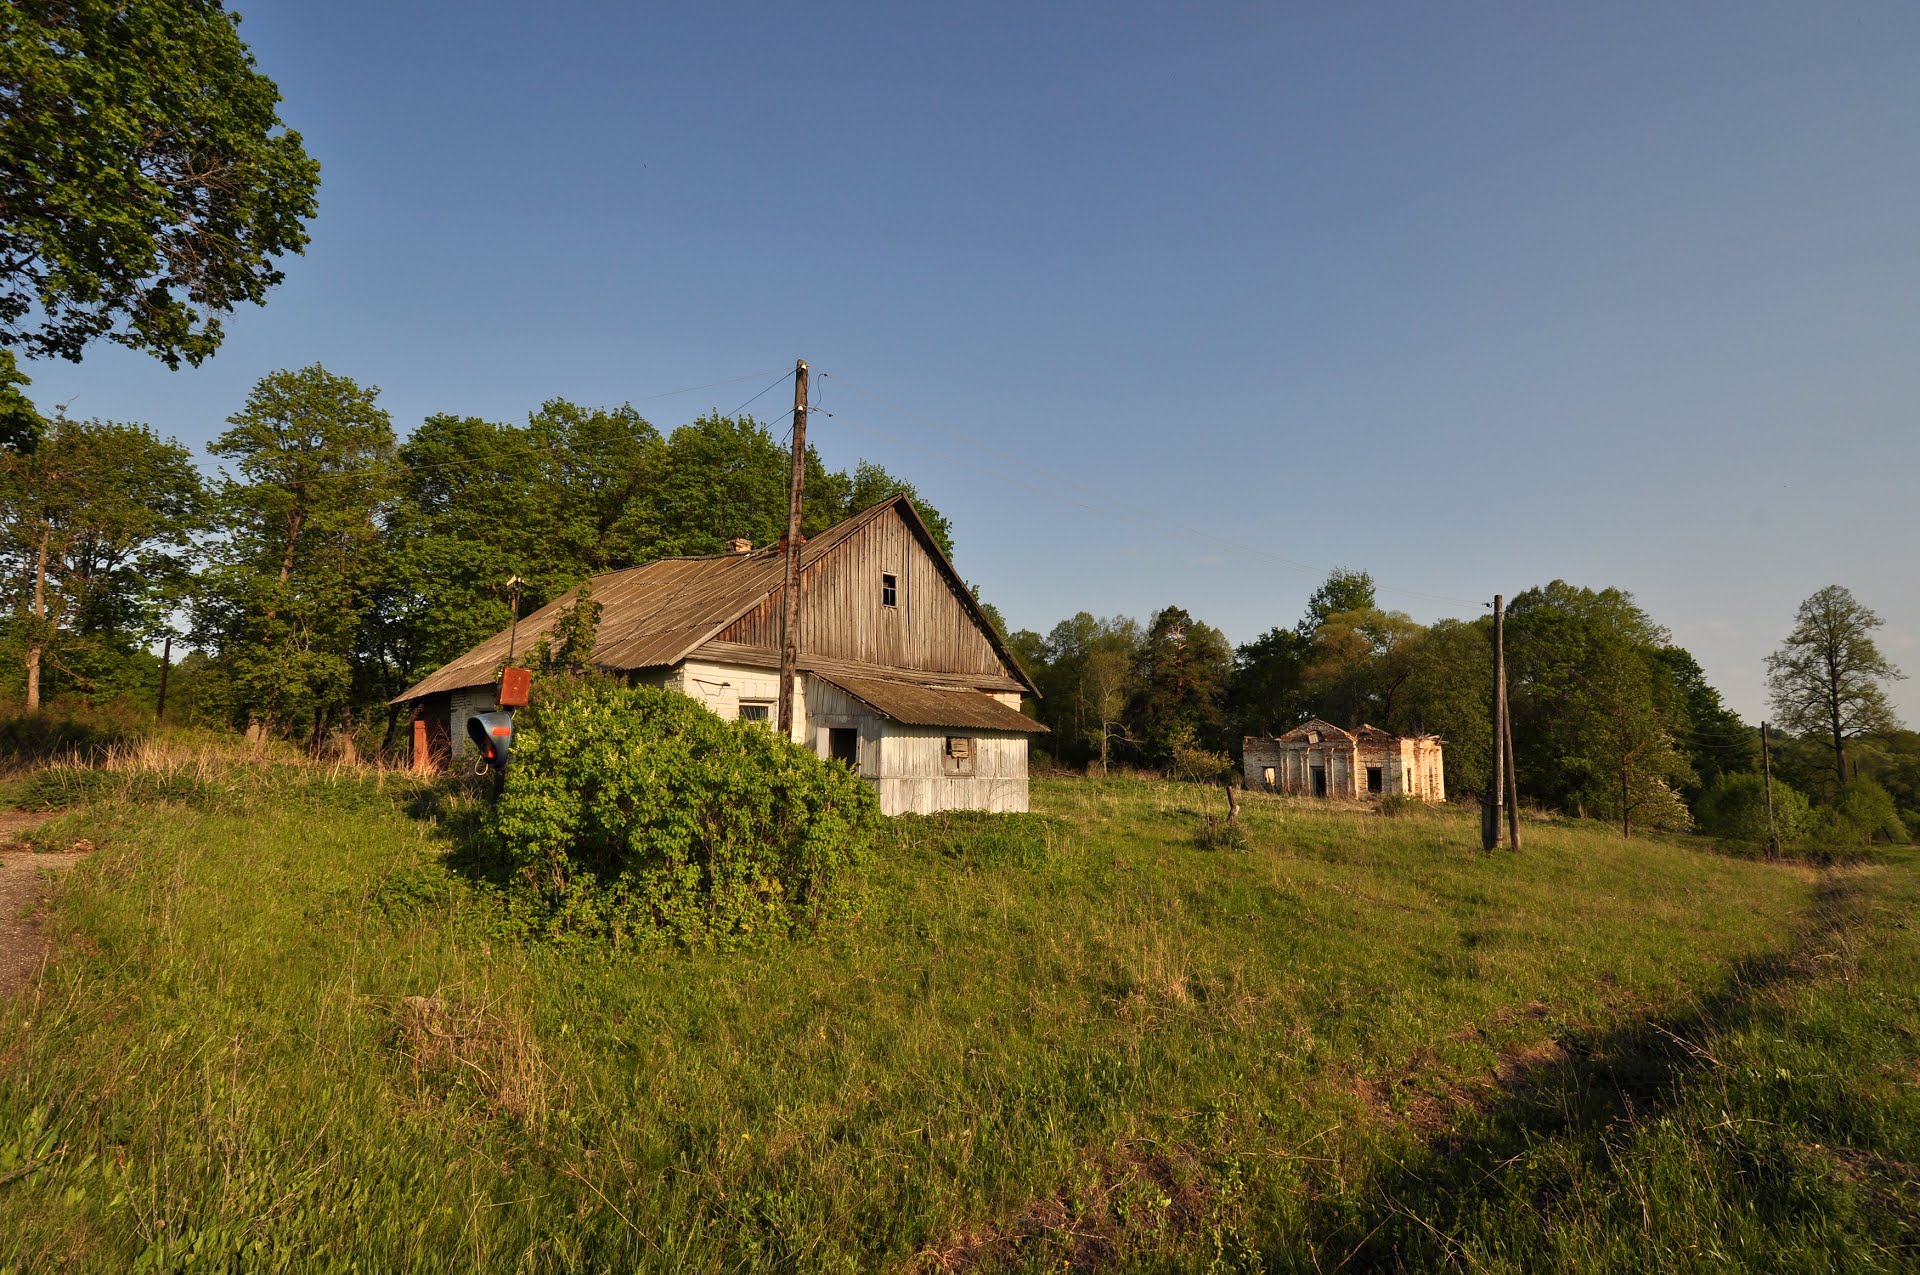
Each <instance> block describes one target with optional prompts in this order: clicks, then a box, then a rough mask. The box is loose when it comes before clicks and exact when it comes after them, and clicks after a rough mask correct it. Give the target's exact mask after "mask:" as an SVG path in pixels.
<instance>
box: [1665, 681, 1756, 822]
mask: <svg viewBox="0 0 1920 1275" xmlns="http://www.w3.org/2000/svg"><path fill="white" fill-rule="evenodd" d="M1653 659H1654V661H1655V663H1656V665H1657V666H1658V667H1659V668H1660V669H1661V670H1662V671H1663V673H1664V675H1665V678H1666V680H1667V682H1668V684H1669V685H1671V686H1672V687H1673V688H1675V689H1676V690H1677V691H1678V692H1679V695H1680V697H1681V699H1682V701H1683V707H1684V710H1685V716H1686V729H1685V730H1684V731H1682V732H1680V734H1679V736H1678V738H1677V740H1676V742H1677V743H1678V745H1679V747H1680V751H1681V753H1682V754H1684V755H1685V757H1686V759H1687V764H1688V765H1689V766H1690V767H1691V768H1692V770H1693V773H1694V776H1695V781H1694V782H1693V783H1691V784H1689V785H1687V786H1686V787H1685V788H1684V789H1683V795H1684V796H1685V797H1686V798H1687V800H1688V802H1689V804H1691V803H1692V802H1695V801H1697V800H1698V799H1699V797H1700V795H1701V793H1702V792H1704V791H1705V790H1706V789H1707V788H1709V787H1711V786H1712V784H1713V783H1714V781H1715V780H1717V779H1719V778H1720V776H1722V775H1725V774H1731V773H1734V772H1738V771H1752V770H1755V769H1757V768H1758V767H1759V765H1760V749H1759V743H1758V739H1757V737H1756V733H1755V732H1754V731H1753V730H1752V729H1750V728H1749V727H1748V726H1747V724H1746V723H1745V722H1743V721H1741V720H1740V715H1739V714H1738V713H1735V712H1733V711H1732V710H1731V709H1729V708H1728V707H1727V706H1726V705H1725V704H1724V703H1723V702H1722V701H1721V699H1720V692H1719V691H1717V690H1715V689H1714V688H1713V686H1712V685H1711V684H1709V683H1708V681H1707V675H1706V672H1705V670H1703V669H1702V668H1701V667H1700V664H1699V661H1697V660H1695V659H1694V658H1693V656H1692V655H1691V654H1690V653H1689V652H1687V651H1686V650H1684V649H1682V648H1680V647H1677V646H1665V647H1661V648H1659V649H1658V650H1656V651H1655V652H1654V653H1653Z"/></svg>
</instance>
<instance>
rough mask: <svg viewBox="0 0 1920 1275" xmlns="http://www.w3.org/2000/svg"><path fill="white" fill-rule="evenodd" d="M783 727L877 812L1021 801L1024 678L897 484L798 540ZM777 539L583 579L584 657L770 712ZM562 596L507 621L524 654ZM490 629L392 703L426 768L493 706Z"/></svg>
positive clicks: (1029, 722) (727, 713)
mask: <svg viewBox="0 0 1920 1275" xmlns="http://www.w3.org/2000/svg"><path fill="white" fill-rule="evenodd" d="M799 552H800V557H801V562H800V660H799V668H798V672H797V675H796V677H795V679H794V714H793V716H794V724H795V738H796V739H797V740H799V741H800V742H802V743H804V744H805V745H806V746H808V747H809V748H811V749H813V751H814V752H816V753H818V754H819V755H820V756H822V757H831V758H835V759H838V760H840V761H842V762H844V763H846V764H847V765H849V766H851V767H853V769H854V770H856V771H857V772H858V773H859V774H860V775H861V776H863V777H864V778H865V779H867V780H868V781H869V782H870V783H872V784H873V786H874V788H875V789H876V791H877V792H878V794H879V797H880V808H881V809H882V810H883V811H885V812H886V813H887V814H902V813H907V812H916V813H923V814H924V813H932V812H934V811H939V810H996V811H1020V810H1025V809H1026V808H1027V741H1028V739H1029V738H1030V737H1031V736H1032V735H1034V734H1036V733H1039V732H1042V731H1045V730H1046V727H1045V726H1042V725H1041V724H1040V723H1039V722H1037V721H1035V720H1033V719H1032V718H1031V717H1028V716H1027V715H1026V714H1024V713H1022V712H1021V711H1020V697H1021V696H1022V695H1023V694H1029V695H1035V696H1037V695H1038V694H1039V692H1038V691H1037V690H1036V689H1035V688H1034V685H1033V680H1032V678H1031V677H1029V676H1028V674H1027V672H1026V670H1025V669H1024V668H1022V667H1021V665H1020V662H1019V661H1018V660H1017V659H1016V658H1015V657H1014V655H1013V653H1012V651H1010V650H1009V649H1008V648H1007V645H1006V642H1005V641H1004V640H1003V639H1002V638H1001V637H1000V635H999V633H998V632H996V631H995V629H994V627H993V625H992V623H991V622H990V621H988V619H987V618H986V615H985V614H984V613H983V612H982V611H981V609H980V606H979V604H978V603H977V602H976V601H975V600H974V597H973V592H972V590H970V589H968V588H967V586H966V583H965V582H964V581H962V580H961V579H960V577H959V575H958V574H957V573H955V571H954V569H953V564H952V563H951V562H949V561H948V560H947V556H946V554H945V553H943V552H942V551H941V549H940V547H939V545H938V544H937V543H935V541H934V539H933V537H932V535H931V534H929V533H928V531H927V528H926V524H925V523H924V522H922V521H921V519H920V515H919V513H918V512H916V511H915V510H914V508H913V504H912V502H911V501H909V500H908V499H907V498H906V497H905V496H904V495H895V496H892V497H890V498H888V499H887V500H884V501H882V502H881V503H879V504H878V505H875V506H873V507H872V508H871V509H866V510H863V511H862V512H860V513H858V514H855V515H854V516H853V517H851V518H848V519H846V520H845V521H843V522H840V523H836V524H835V525H834V526H832V527H829V528H828V529H827V530H825V531H823V532H821V533H820V534H819V535H818V536H815V537H814V538H813V539H812V540H809V541H806V542H805V543H804V544H803V545H802V546H801V548H800V551H799ZM785 569H786V556H785V549H784V548H782V547H778V546H775V547H770V548H765V549H754V548H753V547H752V546H751V545H749V544H747V543H746V542H744V541H735V542H733V546H732V550H731V551H730V552H728V553H725V554H717V555H713V556H708V557H699V558H666V559H662V560H660V561H658V562H650V563H647V564H646V565H645V566H639V567H632V568H629V569H628V570H625V571H614V572H609V573H607V574H606V575H601V576H595V577H594V578H593V579H592V580H590V581H589V582H588V583H589V584H590V585H591V586H592V589H593V597H594V600H595V601H596V602H598V603H600V604H601V608H602V610H601V615H600V626H599V629H598V631H597V633H596V641H595V645H594V649H593V663H594V665H595V667H597V668H600V669H603V670H606V671H608V672H615V673H624V674H626V675H627V676H629V677H631V678H632V679H633V680H635V681H636V682H643V683H646V684H648V685H652V686H661V687H666V688H668V689H671V690H675V691H679V692H681V693H682V694H685V695H689V696H691V697H693V698H694V699H697V700H699V701H700V702H701V703H703V704H705V705H706V706H707V707H708V708H710V709H712V710H713V711H714V712H716V713H718V714H720V715H721V716H722V717H728V718H738V719H741V720H746V721H755V722H763V723H765V724H766V726H767V728H768V729H769V730H771V729H773V728H774V723H775V722H776V721H777V720H778V718H779V713H778V711H777V707H776V702H777V700H778V698H779V693H780V692H779V685H780V677H779V668H780V617H781V612H782V608H783V605H784V595H785V579H784V576H785ZM576 596H577V591H569V592H568V593H566V594H563V595H562V596H561V597H559V598H557V599H555V600H554V601H553V602H550V603H548V604H547V605H546V606H544V607H542V608H541V609H540V610H538V611H536V612H534V613H533V614H532V615H530V616H528V617H527V618H526V619H524V620H522V621H521V622H520V625H519V632H518V638H517V640H518V641H519V643H520V648H519V649H520V650H522V651H525V650H527V649H528V648H529V646H530V644H531V643H533V642H534V641H536V640H538V638H539V636H540V635H541V634H542V633H543V632H546V631H547V630H549V629H551V628H552V626H553V623H554V621H555V620H556V619H557V618H558V616H559V615H560V613H561V612H562V611H563V610H565V609H566V608H567V607H569V606H571V605H572V604H573V602H574V599H575V597H576ZM507 643H508V634H507V631H506V630H504V629H503V630H501V631H500V632H499V633H497V634H495V635H494V636H493V637H491V638H488V639H487V640H486V641H484V642H482V643H480V645H478V646H476V647H474V648H473V649H472V650H471V651H468V652H467V653H466V654H465V655H462V656H460V657H459V658H458V659H456V660H453V661H452V662H450V663H449V664H447V665H446V666H445V667H443V668H441V669H440V670H438V671H437V672H435V673H433V674H431V675H430V676H428V677H426V678H423V679H421V681H419V682H418V683H416V684H415V685H413V686H410V687H408V688H407V689H406V690H405V691H402V692H401V693H400V694H399V695H398V696H396V697H395V698H394V702H395V703H405V704H411V705H412V706H413V710H414V718H415V720H416V721H417V722H419V723H421V726H420V727H419V728H418V729H417V730H416V732H415V734H416V738H417V739H418V738H422V737H424V743H423V744H422V745H421V746H422V747H424V749H425V750H426V752H427V754H428V760H429V761H430V763H431V764H435V765H446V764H448V762H449V761H451V760H452V759H454V758H457V757H458V756H460V754H461V753H462V752H464V751H465V749H466V747H467V741H466V732H465V722H466V719H467V717H468V716H469V715H470V714H472V713H474V712H481V711H485V710H487V709H490V708H492V707H493V684H494V680H495V679H496V678H497V677H498V675H499V670H500V668H501V666H502V664H504V663H505V661H506V656H507Z"/></svg>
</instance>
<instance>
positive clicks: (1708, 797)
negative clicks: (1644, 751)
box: [1695, 771, 1813, 850]
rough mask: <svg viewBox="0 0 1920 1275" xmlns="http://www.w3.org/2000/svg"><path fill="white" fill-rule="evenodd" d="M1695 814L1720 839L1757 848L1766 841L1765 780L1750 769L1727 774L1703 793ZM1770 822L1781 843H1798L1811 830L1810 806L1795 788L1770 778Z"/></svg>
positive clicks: (1712, 835) (1762, 847)
mask: <svg viewBox="0 0 1920 1275" xmlns="http://www.w3.org/2000/svg"><path fill="white" fill-rule="evenodd" d="M1695 816H1696V818H1697V820H1698V822H1699V825H1700V831H1702V832H1704V833H1706V834H1707V835H1708V836H1710V837H1716V838H1718V839H1719V840H1721V841H1727V842H1732V843H1735V844H1738V845H1742V846H1750V847H1753V848H1756V849H1763V850H1764V849H1765V848H1766V845H1767V781H1766V779H1765V778H1763V777H1762V776H1760V775H1756V774H1754V773H1752V772H1751V771H1745V772H1738V773H1734V774H1726V775H1722V776H1720V777H1719V778H1718V779H1716V780H1714V782H1713V786H1712V787H1710V788H1708V789H1707V791H1706V792H1704V793H1702V794H1701V796H1700V801H1699V808H1698V809H1697V810H1696V811H1695ZM1773 824H1774V828H1775V829H1776V830H1777V831H1778V833H1779V836H1780V844H1781V845H1782V846H1794V845H1798V844H1799V843H1800V842H1801V841H1802V840H1804V839H1805V838H1806V837H1807V835H1808V834H1809V833H1810V832H1811V831H1812V828H1813V823H1812V819H1811V808H1810V807H1809V806H1808V804H1807V799H1806V798H1805V797H1804V796H1802V795H1801V793H1800V792H1799V790H1798V789H1796V788H1794V787H1792V786H1791V785H1789V784H1786V783H1783V782H1782V781H1780V780H1778V779H1776V780H1774V781H1773Z"/></svg>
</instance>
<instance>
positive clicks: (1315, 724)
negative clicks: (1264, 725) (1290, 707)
mask: <svg viewBox="0 0 1920 1275" xmlns="http://www.w3.org/2000/svg"><path fill="white" fill-rule="evenodd" d="M1313 731H1319V732H1320V733H1321V734H1323V735H1331V736H1333V737H1334V738H1335V739H1344V740H1346V741H1347V742H1348V743H1352V742H1353V735H1352V733H1351V732H1348V731H1344V730H1341V729H1340V728H1339V727H1338V726H1335V725H1334V724H1333V723H1332V722H1329V721H1325V720H1323V719H1321V718H1318V717H1309V718H1308V719H1307V720H1306V721H1304V722H1301V723H1300V724H1299V725H1298V726H1296V727H1294V728H1293V729H1292V730H1290V731H1288V732H1287V733H1286V734H1284V735H1277V736H1275V738H1276V739H1279V740H1282V741H1286V740H1296V739H1305V738H1306V737H1307V735H1308V734H1309V733H1311V732H1313Z"/></svg>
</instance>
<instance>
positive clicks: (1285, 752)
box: [1242, 717, 1447, 801]
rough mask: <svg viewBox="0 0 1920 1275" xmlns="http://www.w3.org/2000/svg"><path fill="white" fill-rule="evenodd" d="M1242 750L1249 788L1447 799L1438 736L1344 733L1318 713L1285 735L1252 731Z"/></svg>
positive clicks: (1372, 730) (1360, 729) (1362, 729)
mask: <svg viewBox="0 0 1920 1275" xmlns="http://www.w3.org/2000/svg"><path fill="white" fill-rule="evenodd" d="M1242 748H1243V751H1242V756H1243V758H1244V763H1245V767H1246V772H1245V773H1246V781H1247V787H1249V788H1256V789H1261V790H1264V791H1266V792H1285V793H1293V794H1296V795H1298V796H1303V797H1344V798H1347V799H1348V800H1360V799H1363V798H1366V799H1372V800H1378V799H1380V798H1381V797H1414V798H1418V799H1419V800H1421V801H1445V800H1446V799H1447V777H1446V771H1445V768H1444V766H1443V765H1442V762H1441V756H1440V752H1441V748H1440V737H1439V736H1438V735H1394V734H1390V733H1388V732H1387V731H1383V730H1381V729H1380V728H1379V727H1377V726H1367V725H1364V724H1362V725H1360V726H1357V727H1355V728H1354V729H1353V730H1351V731H1345V730H1341V729H1340V728H1339V727H1338V726H1335V725H1333V724H1332V723H1331V722H1323V721H1321V720H1320V719H1319V718H1317V717H1316V718H1313V719H1312V720H1310V721H1305V722H1302V723H1301V724H1300V725H1298V726H1296V727H1294V728H1293V729H1292V730H1290V731H1288V732H1287V733H1286V734H1284V735H1278V736H1273V735H1249V736H1247V737H1246V738H1245V740H1243V741H1242Z"/></svg>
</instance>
